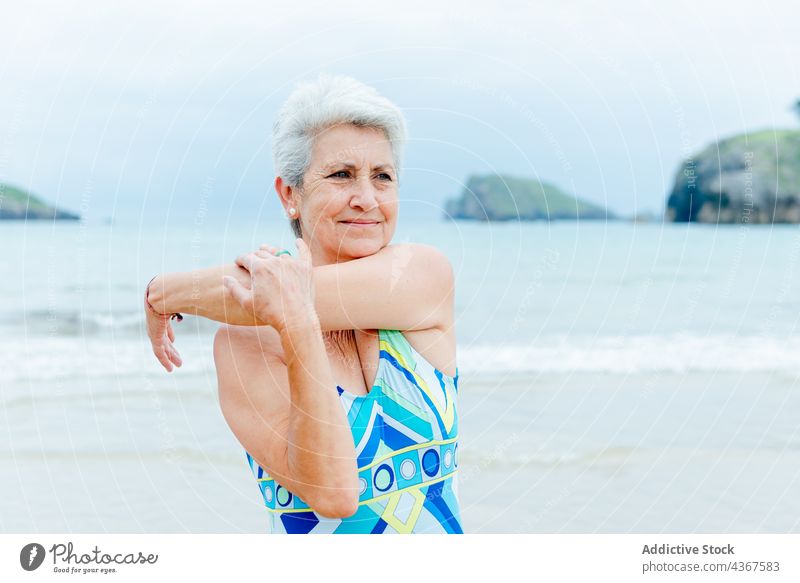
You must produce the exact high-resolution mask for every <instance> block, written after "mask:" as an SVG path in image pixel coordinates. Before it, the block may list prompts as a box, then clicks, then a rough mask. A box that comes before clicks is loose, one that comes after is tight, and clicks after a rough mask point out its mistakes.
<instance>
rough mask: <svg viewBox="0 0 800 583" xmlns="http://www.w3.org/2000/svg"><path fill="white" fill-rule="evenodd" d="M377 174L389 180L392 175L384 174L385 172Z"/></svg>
mask: <svg viewBox="0 0 800 583" xmlns="http://www.w3.org/2000/svg"><path fill="white" fill-rule="evenodd" d="M378 176H382V177H385V178H382V179H383V180H391V179H392V177H391V176H389V175H388V174H386V172H383V173H381V174H379V175H378Z"/></svg>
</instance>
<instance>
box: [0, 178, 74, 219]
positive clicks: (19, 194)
mask: <svg viewBox="0 0 800 583" xmlns="http://www.w3.org/2000/svg"><path fill="white" fill-rule="evenodd" d="M13 219H24V220H34V219H47V220H51V221H52V220H72V221H77V220H80V217H79V216H78V215H75V214H73V213H70V212H67V211H65V210H61V209H58V208H56V207H53V206H50V205H48V204H46V203H44V202H43V201H42V200H40V199H39V198H38V197H36V196H34V195H32V194H30V193H29V192H26V191H24V190H22V189H19V188H15V187H13V186H10V185H8V184H0V220H13Z"/></svg>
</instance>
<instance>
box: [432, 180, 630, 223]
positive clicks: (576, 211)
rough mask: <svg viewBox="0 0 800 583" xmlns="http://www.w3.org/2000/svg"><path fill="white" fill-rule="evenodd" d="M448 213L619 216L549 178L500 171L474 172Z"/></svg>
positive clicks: (480, 217) (493, 217)
mask: <svg viewBox="0 0 800 583" xmlns="http://www.w3.org/2000/svg"><path fill="white" fill-rule="evenodd" d="M445 216H446V217H449V218H454V219H472V220H477V221H509V220H517V221H520V220H522V221H534V220H544V221H552V220H561V219H566V220H576V219H581V220H585V219H602V220H609V219H616V218H617V217H616V216H615V215H614V214H613V213H612V212H610V211H609V210H608V209H606V208H604V207H602V206H599V205H596V204H593V203H590V202H586V201H584V200H581V199H578V198H576V197H574V196H571V195H569V194H567V193H565V192H563V191H562V190H561V189H559V188H558V187H557V186H555V185H553V184H550V183H548V182H544V181H540V180H536V179H527V178H519V177H515V176H508V175H499V174H487V175H472V176H470V177H469V178H468V179H467V183H466V186H465V187H464V188H463V190H462V192H461V195H460V196H459V197H457V198H454V199H450V200H448V201H446V203H445Z"/></svg>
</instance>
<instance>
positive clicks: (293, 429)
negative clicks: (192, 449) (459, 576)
mask: <svg viewBox="0 0 800 583" xmlns="http://www.w3.org/2000/svg"><path fill="white" fill-rule="evenodd" d="M278 344H280V345H281V346H282V348H283V355H284V357H283V358H285V361H284V360H283V359H282V358H281V357H280V356H279V354H280V351H279V350H276V346H277V345H278ZM214 360H215V363H216V368H217V375H218V385H219V396H220V406H221V407H222V411H223V415H224V417H225V419H226V421H227V422H228V425H229V426H230V428H231V430H232V431H233V433H234V435H236V437H237V439H238V440H239V442H240V443H241V444H242V446H243V447H244V448H245V450H246V451H247V452H249V453H250V455H251V456H253V458H254V459H255V460H256V462H257V463H258V464H259V465H260V466H261V467H263V468H264V469H265V470H266V471H267V473H269V474H270V476H271V477H273V478H274V479H275V480H276V482H278V483H279V484H280V485H282V486H283V487H285V488H286V489H288V490H289V491H291V492H293V493H294V494H295V495H297V496H299V497H300V498H301V499H302V500H303V501H305V502H306V503H307V504H308V505H309V506H311V508H312V509H314V510H315V511H316V512H318V513H319V514H321V515H323V516H327V517H331V518H342V517H346V516H352V515H353V514H354V513H355V512H356V510H358V497H359V494H358V493H359V486H358V467H357V464H356V452H355V445H354V443H353V436H352V433H351V431H350V426H349V424H348V422H347V419H346V417H345V414H344V410H343V409H342V406H341V403H340V402H339V395H338V394H337V391H336V388H335V386H336V385H335V383H334V381H333V378H332V374H331V370H330V363H329V361H328V356H327V353H326V350H325V345H324V342H323V340H322V330H321V328H320V326H319V321H318V319H317V317H316V316H315V315H313V314H310V315H309V316H308V318H305V319H302V320H301V319H297V320H294V321H293V322H292V324H291V325H289V326H286V327H285V328H282V329H281V330H279V331H278V332H276V330H275V329H274V328H270V327H262V328H253V327H238V326H222V327H221V328H220V329H219V331H218V332H217V335H216V337H215V339H214Z"/></svg>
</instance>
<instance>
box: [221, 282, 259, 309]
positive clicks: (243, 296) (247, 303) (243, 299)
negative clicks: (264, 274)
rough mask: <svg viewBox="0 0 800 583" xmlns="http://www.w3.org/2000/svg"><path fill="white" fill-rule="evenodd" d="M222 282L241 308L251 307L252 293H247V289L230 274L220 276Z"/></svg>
mask: <svg viewBox="0 0 800 583" xmlns="http://www.w3.org/2000/svg"><path fill="white" fill-rule="evenodd" d="M222 284H223V286H224V287H225V289H226V290H227V292H228V293H229V294H230V295H231V296H232V297H233V299H234V300H236V301H237V302H238V303H239V305H240V306H242V308H244V309H245V310H249V309H252V308H251V303H252V299H251V296H252V293H250V294H249V295H248V290H246V289H245V288H244V287H243V286H242V285H241V284H240V283H239V282H238V281H236V280H235V279H234V278H232V277H231V276H229V275H226V276H224V277H223V278H222Z"/></svg>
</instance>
